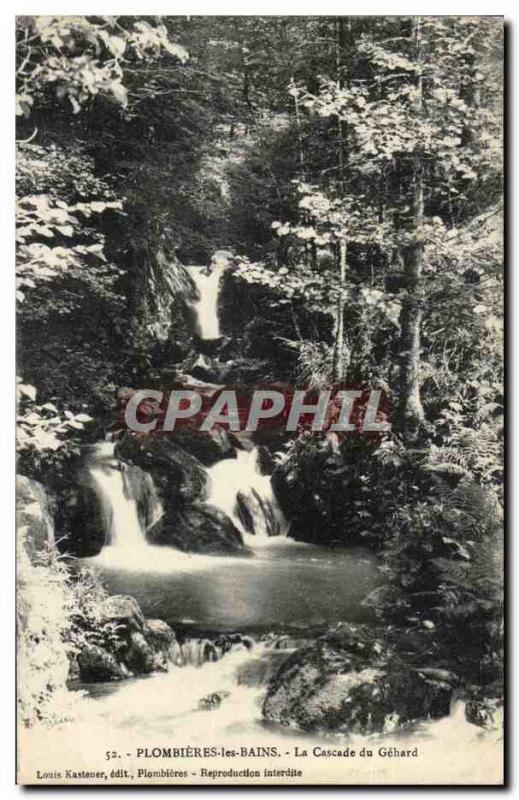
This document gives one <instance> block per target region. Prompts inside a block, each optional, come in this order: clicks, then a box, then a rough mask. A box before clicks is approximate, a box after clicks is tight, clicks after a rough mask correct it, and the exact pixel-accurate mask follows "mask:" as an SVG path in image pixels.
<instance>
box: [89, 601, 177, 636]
mask: <svg viewBox="0 0 519 800" xmlns="http://www.w3.org/2000/svg"><path fill="white" fill-rule="evenodd" d="M101 622H102V623H106V622H114V623H116V624H117V625H122V626H123V627H125V628H127V629H128V630H129V631H142V630H143V628H144V624H145V619H144V615H143V613H142V611H141V608H140V606H139V604H138V602H137V600H135V598H134V597H130V595H126V594H114V595H111V596H110V597H107V598H106V600H105V602H104V604H103V607H102V609H101ZM164 624H165V623H164ZM168 627H169V626H168Z"/></svg>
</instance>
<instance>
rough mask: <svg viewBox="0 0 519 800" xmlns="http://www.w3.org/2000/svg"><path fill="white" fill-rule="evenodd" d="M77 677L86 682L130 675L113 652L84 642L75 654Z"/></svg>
mask: <svg viewBox="0 0 519 800" xmlns="http://www.w3.org/2000/svg"><path fill="white" fill-rule="evenodd" d="M77 665H78V668H79V677H80V679H81V680H82V681H85V682H87V683H96V682H98V681H99V682H104V681H120V680H123V679H124V678H128V677H130V672H129V670H128V669H127V667H126V666H125V665H124V664H123V663H121V662H120V661H118V660H117V658H116V657H115V655H113V653H109V652H108V650H105V648H104V647H100V646H99V645H95V644H89V643H87V644H84V645H83V647H82V648H81V650H80V652H79V653H78V656H77Z"/></svg>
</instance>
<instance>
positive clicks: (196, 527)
mask: <svg viewBox="0 0 519 800" xmlns="http://www.w3.org/2000/svg"><path fill="white" fill-rule="evenodd" d="M148 539H149V541H151V542H152V543H153V544H161V545H169V546H171V547H176V548H177V549H178V550H183V551H185V552H188V553H213V554H216V555H226V554H233V553H248V552H249V551H248V550H247V548H246V547H245V545H244V544H243V538H242V535H241V533H240V531H239V530H238V528H237V527H236V525H235V524H234V522H233V521H232V519H231V518H230V517H228V516H227V514H225V513H224V512H223V511H220V509H218V508H215V507H214V506H211V505H206V504H204V503H193V504H192V505H189V506H186V507H182V506H180V507H178V508H177V509H170V510H169V512H168V513H167V515H166V516H165V517H164V518H163V519H162V520H161V521H160V523H158V524H157V525H156V526H154V527H152V528H151V529H150V531H149V533H148Z"/></svg>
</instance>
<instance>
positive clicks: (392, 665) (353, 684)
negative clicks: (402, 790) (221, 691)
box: [263, 624, 453, 735]
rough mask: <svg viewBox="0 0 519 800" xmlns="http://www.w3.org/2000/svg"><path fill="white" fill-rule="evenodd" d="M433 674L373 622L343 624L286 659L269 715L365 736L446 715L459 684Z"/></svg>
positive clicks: (274, 683)
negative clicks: (378, 633) (378, 632)
mask: <svg viewBox="0 0 519 800" xmlns="http://www.w3.org/2000/svg"><path fill="white" fill-rule="evenodd" d="M426 672H427V670H426V669H424V670H423V671H420V670H419V669H417V668H411V667H409V666H407V665H405V664H404V663H402V662H401V661H400V660H399V659H397V657H396V656H395V654H394V652H393V651H392V649H391V648H390V647H389V646H388V644H387V643H386V642H385V641H384V640H383V639H382V638H380V637H375V636H373V631H372V630H371V629H370V628H368V627H367V626H353V625H348V624H342V625H339V626H337V627H336V628H335V629H333V630H332V631H330V632H329V633H327V634H326V635H324V636H322V637H321V638H320V639H318V640H317V641H316V642H315V643H314V644H312V645H311V646H310V647H306V648H304V649H302V650H297V651H296V652H295V653H293V654H292V655H290V656H289V657H288V658H287V659H286V660H285V661H284V662H283V663H282V665H281V666H280V668H279V669H278V671H277V673H276V674H275V675H274V677H273V678H272V680H271V681H270V684H269V687H268V690H267V696H266V698H265V701H264V703H263V716H264V718H265V719H266V720H268V721H270V722H276V723H280V724H282V725H291V726H296V727H298V728H301V729H302V730H306V731H312V732H314V731H341V732H344V733H349V734H351V733H360V734H363V735H366V734H371V733H376V732H382V731H385V730H388V729H392V728H393V727H395V726H396V727H398V726H401V725H405V724H407V723H410V722H414V721H417V720H423V719H427V718H429V717H432V718H439V717H442V716H446V715H448V714H449V710H450V702H451V697H452V691H453V690H452V685H451V684H450V683H447V682H446V681H445V680H443V679H440V677H439V676H438V675H431V674H429V675H427V674H425V673H426ZM443 677H445V676H443Z"/></svg>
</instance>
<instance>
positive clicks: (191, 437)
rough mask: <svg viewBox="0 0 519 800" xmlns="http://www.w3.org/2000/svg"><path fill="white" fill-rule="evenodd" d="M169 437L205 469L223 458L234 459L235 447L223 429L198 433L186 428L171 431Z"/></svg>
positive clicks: (195, 430)
mask: <svg viewBox="0 0 519 800" xmlns="http://www.w3.org/2000/svg"><path fill="white" fill-rule="evenodd" d="M171 435H172V438H173V439H174V440H175V442H176V443H177V444H178V445H180V447H182V449H183V450H185V451H186V452H187V453H190V454H191V455H192V456H195V458H198V459H199V461H200V462H201V463H202V464H203V465H204V466H206V467H211V466H212V465H213V464H216V462H217V461H222V460H223V459H224V458H236V448H235V445H234V443H233V441H232V440H231V437H230V436H229V434H228V432H227V431H226V430H224V429H217V430H212V431H200V430H197V429H194V428H187V427H186V428H179V429H178V430H175V431H173V432H172V434H171Z"/></svg>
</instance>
